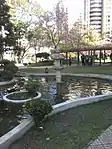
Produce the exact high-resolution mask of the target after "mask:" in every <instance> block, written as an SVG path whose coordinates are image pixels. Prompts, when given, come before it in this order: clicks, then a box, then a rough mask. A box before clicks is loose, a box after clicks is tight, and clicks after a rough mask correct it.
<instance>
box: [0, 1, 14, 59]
mask: <svg viewBox="0 0 112 149" xmlns="http://www.w3.org/2000/svg"><path fill="white" fill-rule="evenodd" d="M9 10H10V7H9V6H8V5H7V4H6V2H5V0H0V55H1V58H2V59H3V54H4V52H5V51H7V50H10V49H11V48H13V46H14V44H15V38H14V31H13V24H12V23H11V21H10V17H11V16H10V14H9Z"/></svg>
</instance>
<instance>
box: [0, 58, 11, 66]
mask: <svg viewBox="0 0 112 149" xmlns="http://www.w3.org/2000/svg"><path fill="white" fill-rule="evenodd" d="M9 63H11V61H10V60H8V59H3V60H1V61H0V64H2V65H4V66H5V65H7V64H9Z"/></svg>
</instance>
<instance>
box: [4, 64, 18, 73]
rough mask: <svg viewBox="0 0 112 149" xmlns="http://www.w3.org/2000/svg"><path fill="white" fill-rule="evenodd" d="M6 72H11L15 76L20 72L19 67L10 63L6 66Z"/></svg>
mask: <svg viewBox="0 0 112 149" xmlns="http://www.w3.org/2000/svg"><path fill="white" fill-rule="evenodd" d="M4 70H7V71H11V72H12V73H13V74H15V73H16V72H17V71H18V67H17V66H15V64H14V63H9V64H7V65H5V66H4Z"/></svg>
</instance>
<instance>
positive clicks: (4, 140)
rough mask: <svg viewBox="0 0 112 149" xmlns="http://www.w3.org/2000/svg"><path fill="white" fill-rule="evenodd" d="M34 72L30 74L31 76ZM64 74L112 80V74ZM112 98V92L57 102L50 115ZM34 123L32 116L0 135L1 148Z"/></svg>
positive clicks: (4, 147) (7, 145)
mask: <svg viewBox="0 0 112 149" xmlns="http://www.w3.org/2000/svg"><path fill="white" fill-rule="evenodd" d="M30 75H31V76H32V75H33V74H29V76H30ZM52 75H55V74H47V75H44V74H35V76H52ZM62 75H66V76H74V77H75V76H76V77H88V78H98V79H104V80H105V79H106V80H111V81H112V76H110V75H102V74H70V73H66V74H65V73H62ZM110 98H112V93H110V94H106V95H98V96H94V97H86V98H80V99H79V100H68V101H66V102H63V103H60V104H57V105H54V106H53V111H52V112H51V113H50V114H49V116H51V115H54V114H56V113H59V112H62V111H65V110H67V109H70V108H73V107H76V106H80V105H84V104H90V103H93V102H98V101H101V100H107V99H110ZM33 125H34V121H33V119H32V118H30V119H26V120H23V121H22V123H21V124H19V125H18V126H17V127H15V128H14V129H12V130H11V131H9V132H8V133H7V134H5V135H3V136H2V137H0V149H8V147H9V146H10V145H11V144H12V143H13V142H14V141H16V140H18V139H19V138H21V137H22V136H23V135H24V134H25V133H26V132H27V131H28V130H29V129H30V128H31V127H32V126H33Z"/></svg>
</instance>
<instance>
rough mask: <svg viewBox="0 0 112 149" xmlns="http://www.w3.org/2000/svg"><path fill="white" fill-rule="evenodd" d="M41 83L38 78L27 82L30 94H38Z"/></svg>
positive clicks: (26, 87)
mask: <svg viewBox="0 0 112 149" xmlns="http://www.w3.org/2000/svg"><path fill="white" fill-rule="evenodd" d="M40 86H41V83H40V82H39V81H38V80H31V79H29V80H28V81H27V82H26V84H25V86H24V87H25V89H26V90H27V91H28V93H29V94H30V95H36V92H37V91H38V90H39V88H40Z"/></svg>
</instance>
